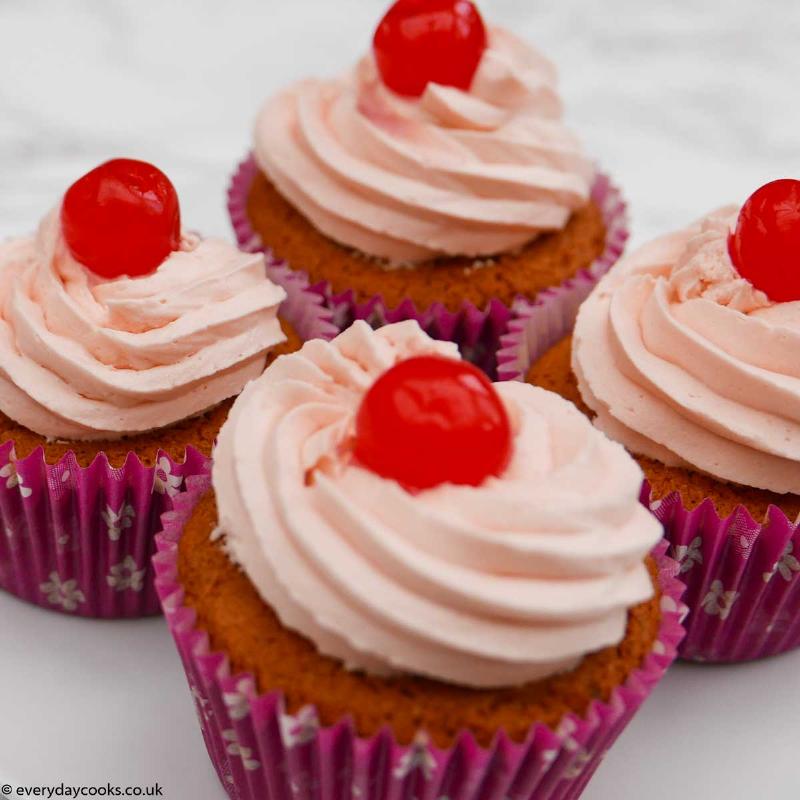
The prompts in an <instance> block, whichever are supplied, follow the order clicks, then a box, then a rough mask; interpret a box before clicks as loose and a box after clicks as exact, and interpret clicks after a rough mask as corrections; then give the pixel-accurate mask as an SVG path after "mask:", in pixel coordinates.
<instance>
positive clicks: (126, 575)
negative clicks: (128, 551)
mask: <svg viewBox="0 0 800 800" xmlns="http://www.w3.org/2000/svg"><path fill="white" fill-rule="evenodd" d="M144 573H145V570H143V569H139V565H138V564H137V563H136V559H135V558H134V557H133V556H126V557H125V559H124V560H123V561H121V562H120V563H119V564H114V566H113V567H111V574H109V575H107V576H106V582H107V583H108V585H109V586H110V587H111V588H112V589H115V590H116V591H118V592H124V591H127V590H128V589H130V590H131V591H134V592H141V591H142V587H143V586H144Z"/></svg>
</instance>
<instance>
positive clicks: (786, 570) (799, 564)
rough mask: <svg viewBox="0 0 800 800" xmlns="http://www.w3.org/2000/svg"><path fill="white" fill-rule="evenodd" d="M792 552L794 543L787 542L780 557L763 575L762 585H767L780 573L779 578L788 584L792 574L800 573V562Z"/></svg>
mask: <svg viewBox="0 0 800 800" xmlns="http://www.w3.org/2000/svg"><path fill="white" fill-rule="evenodd" d="M793 551H794V543H793V542H787V544H786V548H785V549H784V551H783V553H782V554H781V557H780V558H779V559H778V560H777V561H776V562H775V565H774V566H773V567H772V569H771V570H770V571H769V572H765V573H764V574H763V576H762V577H763V578H764V583H769V581H771V580H772V578H773V576H774V575H775V574H776V573H780V576H781V578H783V579H784V580H785V581H787V582H788V581H790V580H791V579H792V578H793V577H794V573H797V572H800V561H798V559H797V557H796V556H794V555H793Z"/></svg>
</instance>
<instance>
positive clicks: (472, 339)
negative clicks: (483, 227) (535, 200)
mask: <svg viewBox="0 0 800 800" xmlns="http://www.w3.org/2000/svg"><path fill="white" fill-rule="evenodd" d="M257 174H258V165H257V164H256V162H255V159H254V158H253V156H252V154H251V155H249V156H248V157H247V158H246V159H245V160H244V161H243V162H242V163H241V164H240V165H239V167H238V169H237V171H236V172H235V173H234V175H233V178H232V179H231V184H230V187H229V189H228V211H229V213H230V217H231V222H232V224H233V229H234V231H235V234H236V238H237V240H238V242H239V246H240V247H241V248H242V249H243V250H247V251H250V252H255V251H259V250H263V251H264V252H265V254H266V256H267V261H268V263H270V264H273V265H281V264H282V265H284V266H286V265H285V262H282V261H279V260H277V259H275V258H274V256H273V255H272V253H271V251H270V249H269V243H265V242H262V240H261V237H260V236H259V235H258V234H257V233H256V232H255V231H254V230H253V227H252V225H251V224H250V220H249V218H248V216H247V195H248V192H249V189H250V186H251V184H252V182H253V179H254V178H255V176H256V175H257ZM592 199H593V200H594V201H595V202H596V203H597V204H598V206H599V207H600V209H601V212H602V214H603V219H604V221H605V224H606V247H605V250H604V251H603V253H602V254H601V255H600V256H599V257H598V258H597V259H596V260H595V261H594V262H593V263H592V264H591V266H590V267H588V268H586V269H584V270H582V271H581V272H580V273H579V274H578V275H577V276H576V277H574V278H571V279H570V280H567V281H565V282H564V283H562V284H561V285H560V286H558V287H556V288H553V289H547V290H545V292H543V293H540V295H539V296H540V297H541V296H542V295H543V294H546V295H547V296H548V297H551V296H552V298H556V299H551V300H550V304H551V305H552V304H553V303H555V302H559V303H563V305H564V310H563V312H562V313H563V315H564V316H565V318H567V317H569V316H570V314H571V315H572V319H573V321H574V311H573V306H574V308H575V309H577V305H576V298H577V297H580V300H582V299H583V298H584V297H586V296H587V295H588V293H589V292H590V291H591V288H592V287H593V286H594V285H595V283H596V282H597V281H598V280H599V278H600V277H602V276H603V275H604V274H605V273H606V272H607V271H608V270H609V269H610V267H611V266H612V265H613V264H614V263H615V262H616V261H617V259H618V258H619V256H620V255H621V253H622V251H623V250H624V248H625V242H626V241H627V238H628V221H627V208H626V205H625V202H624V200H623V199H622V196H621V194H620V191H619V190H618V189H617V188H616V187H615V186H614V185H613V184H612V183H611V181H610V179H609V178H608V177H607V176H606V175H603V174H602V173H601V174H598V176H597V179H596V181H595V184H594V186H593V188H592ZM286 268H288V269H290V271H292V272H294V273H295V274H298V275H301V276H303V277H304V278H305V280H306V282H308V278H307V276H306V273H304V272H302V270H300V269H291V268H289V267H286ZM311 289H312V291H314V292H317V293H318V294H319V295H320V296H321V297H322V298H323V299H324V301H325V303H326V304H327V305H328V306H329V307H330V309H331V311H332V312H333V321H334V324H335V325H336V326H337V328H338V329H339V330H344V329H345V328H346V327H347V326H349V325H350V324H352V322H353V321H354V320H356V319H364V320H366V321H367V322H369V323H370V324H371V325H372V326H373V327H377V326H380V325H384V324H386V323H391V322H400V321H402V320H406V319H416V320H417V321H418V322H419V324H420V326H421V327H422V329H423V330H424V331H426V332H427V333H428V334H429V335H430V336H432V337H434V338H436V339H446V340H449V341H454V342H456V343H457V344H458V345H459V347H460V349H461V352H462V354H463V355H464V357H465V358H467V359H469V360H470V361H472V362H473V363H474V364H477V365H478V366H480V367H481V368H482V369H484V370H485V371H486V372H487V373H488V374H489V375H491V376H492V377H494V376H495V375H496V374H497V361H496V358H497V352H498V348H499V347H500V346H501V338H502V337H503V335H504V334H505V333H506V332H507V331H508V330H509V329H510V326H511V325H513V323H514V320H515V319H516V318H517V317H518V316H519V315H520V314H522V315H523V316H524V315H525V314H526V311H527V308H528V306H529V305H530V301H528V300H525V299H524V298H521V297H520V298H519V299H518V300H517V301H515V302H514V303H513V304H512V305H511V307H509V306H507V305H506V304H504V303H503V302H501V301H500V300H498V299H493V300H491V301H490V302H489V303H488V304H487V305H486V307H485V308H484V309H479V308H477V307H476V306H475V305H473V304H472V303H469V302H466V301H465V302H464V304H463V306H462V308H461V309H459V310H458V311H449V310H448V309H447V308H446V307H445V306H444V305H443V304H441V303H434V304H432V305H431V306H429V307H428V308H424V309H420V308H418V307H417V306H416V305H415V303H414V302H413V301H412V300H411V299H410V298H407V299H406V300H404V301H403V302H402V303H400V304H399V305H398V306H396V307H394V308H390V307H387V305H386V303H385V302H384V301H383V298H382V297H381V296H380V295H375V296H373V297H371V298H369V299H368V300H367V301H365V302H359V301H358V300H357V299H356V296H355V294H354V292H353V291H352V290H347V291H344V292H340V293H335V292H333V291H332V289H331V287H330V285H329V284H328V283H327V282H323V283H318V284H315V285H313V286H311ZM580 300H578V301H577V302H578V303H579V302H580Z"/></svg>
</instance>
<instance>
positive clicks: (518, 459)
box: [213, 322, 661, 687]
mask: <svg viewBox="0 0 800 800" xmlns="http://www.w3.org/2000/svg"><path fill="white" fill-rule="evenodd" d="M422 354H439V355H443V356H446V357H451V358H457V357H458V351H457V349H456V347H455V345H453V344H451V343H447V342H439V341H435V340H432V339H430V338H429V337H428V336H427V335H426V334H424V333H423V332H422V330H421V329H420V328H419V326H418V325H417V323H416V322H403V323H397V324H394V325H388V326H385V327H383V328H381V329H379V330H378V331H373V330H371V329H370V328H369V326H367V325H366V324H365V323H364V322H356V323H355V324H354V325H353V326H352V327H351V328H349V329H348V330H347V331H345V332H344V333H342V334H341V335H340V336H338V337H337V338H336V339H334V340H333V341H332V342H323V341H321V340H316V341H312V342H307V343H306V344H305V345H304V346H303V348H302V349H301V350H300V351H299V352H297V353H294V354H291V355H289V356H287V357H285V358H283V359H280V360H279V361H278V362H276V363H275V364H273V365H272V366H271V367H270V368H269V369H267V371H266V372H265V373H264V375H263V376H262V377H261V378H259V379H258V380H256V381H253V382H252V383H251V384H250V385H249V386H248V387H247V388H246V389H245V391H244V392H243V393H242V394H241V395H240V396H239V398H238V399H237V401H236V403H235V404H234V407H233V409H232V412H231V415H230V417H229V419H228V421H227V422H226V424H225V426H224V427H223V430H222V432H221V434H220V438H219V443H218V446H217V449H216V451H215V463H214V473H213V482H214V488H215V491H216V496H217V505H218V509H219V526H220V532H221V533H222V534H224V536H225V546H226V548H227V551H228V552H229V554H230V556H231V557H232V559H233V560H234V561H235V562H237V563H238V564H240V565H241V566H242V567H243V569H244V570H245V571H246V573H247V575H248V576H249V578H250V580H251V581H252V583H253V584H254V586H255V587H256V589H257V590H258V592H259V593H260V595H261V597H262V598H263V599H264V601H265V602H266V603H267V604H269V605H270V606H271V607H272V608H273V609H274V610H275V612H276V613H277V615H278V617H279V618H280V620H281V621H282V623H283V624H284V625H285V626H287V627H289V628H291V629H293V630H295V631H298V632H299V633H301V634H302V635H304V636H305V637H307V638H308V639H310V640H311V641H313V642H314V644H315V645H316V647H317V648H318V650H319V651H320V652H322V653H323V654H326V655H329V656H332V657H335V658H337V659H340V660H341V661H343V662H344V663H345V664H347V665H348V666H349V667H350V668H357V669H363V670H366V671H369V672H375V673H378V674H387V673H388V674H391V673H394V672H409V673H413V674H418V675H426V676H431V677H434V678H438V679H441V680H444V681H448V682H452V683H457V684H464V685H471V686H484V687H485V686H506V685H516V684H519V683H523V682H525V681H528V680H533V679H537V678H540V677H543V676H545V675H548V674H551V673H553V672H557V671H559V670H563V669H568V668H571V667H572V666H573V665H575V664H576V663H577V662H578V661H580V659H581V658H582V657H583V656H584V655H585V654H587V653H589V652H592V651H594V650H597V649H600V648H602V647H604V646H607V645H615V644H618V643H619V642H620V641H621V639H622V638H623V637H624V634H625V628H626V622H627V612H628V609H629V608H630V607H631V606H633V605H635V604H637V603H639V602H641V601H643V600H645V599H647V598H648V597H650V596H651V595H652V591H653V587H652V583H651V580H650V576H649V574H648V571H647V569H646V567H645V565H644V563H643V559H644V557H645V555H646V553H647V552H648V551H649V549H650V548H651V547H652V546H653V545H654V544H655V543H656V542H657V541H658V539H659V538H660V530H661V529H660V526H659V524H658V523H657V522H656V520H655V519H654V518H653V517H652V516H651V515H650V514H649V512H648V511H647V510H646V509H645V508H644V507H643V506H642V505H641V504H640V503H639V501H638V497H639V490H640V486H641V481H642V474H641V471H640V470H639V468H638V466H637V465H636V463H635V462H634V461H633V460H632V459H631V458H630V457H629V456H628V455H627V454H626V453H625V452H624V450H623V449H622V447H620V446H619V445H618V444H616V443H613V442H611V441H609V440H608V439H606V437H605V436H603V435H602V434H600V433H599V432H598V431H596V430H594V429H593V428H592V426H591V424H590V423H589V421H588V420H587V419H586V418H585V417H584V416H583V415H582V414H580V413H579V412H578V411H577V410H576V409H575V408H574V407H573V406H572V405H570V404H569V403H567V402H566V401H564V400H563V399H561V398H560V397H558V396H556V395H555V394H552V393H549V392H545V391H544V390H541V389H537V388H534V387H532V386H528V385H523V384H517V383H511V382H508V383H498V384H495V386H496V388H497V391H498V393H499V394H500V397H501V399H502V401H503V403H504V404H505V405H506V408H507V409H508V412H509V414H510V418H511V421H512V428H513V456H512V459H511V462H510V464H509V466H508V468H507V469H506V471H505V472H504V473H503V474H502V475H501V476H499V477H490V478H489V479H488V480H486V481H485V483H484V484H482V485H481V486H479V487H473V486H457V485H453V484H444V485H440V486H438V487H435V488H433V489H429V490H425V491H421V492H418V493H416V494H412V493H409V492H407V491H405V490H404V489H402V488H401V487H400V485H399V484H397V483H396V482H395V481H392V480H388V479H385V478H382V477H380V476H379V475H377V474H375V473H373V472H371V471H369V470H367V469H366V468H364V467H362V466H360V465H359V464H358V463H356V462H354V461H353V459H352V457H351V450H352V437H353V435H354V419H355V415H356V413H357V411H358V408H359V406H360V403H361V400H362V398H363V397H364V395H365V393H366V392H367V391H368V389H369V387H370V386H371V385H372V384H373V382H374V381H375V380H376V378H377V377H378V376H379V375H381V374H382V373H383V372H384V371H385V370H386V369H388V368H389V367H391V366H392V365H394V364H395V363H397V362H398V361H400V360H403V359H405V358H409V357H412V356H416V355H422Z"/></svg>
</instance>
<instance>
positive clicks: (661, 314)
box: [573, 206, 800, 492]
mask: <svg viewBox="0 0 800 800" xmlns="http://www.w3.org/2000/svg"><path fill="white" fill-rule="evenodd" d="M737 213H738V208H735V207H733V206H731V207H726V208H723V209H720V210H718V211H716V212H713V213H712V214H710V215H708V216H707V217H705V218H704V219H702V220H700V221H699V222H697V223H695V224H694V225H691V226H690V227H688V228H686V229H685V230H681V231H678V232H677V233H673V234H670V235H668V236H664V237H662V238H659V239H656V240H655V241H653V242H651V243H650V244H647V245H645V246H644V247H642V248H641V249H640V250H638V251H637V252H635V253H633V254H632V255H630V256H628V257H627V258H625V259H623V260H622V261H620V262H619V263H618V264H617V265H616V266H615V267H614V268H613V269H612V270H611V272H610V273H609V274H608V275H607V276H606V277H605V278H604V279H603V280H602V281H601V283H600V284H599V285H598V287H597V288H596V289H595V291H594V292H593V293H592V295H591V296H590V297H589V299H588V300H587V301H586V302H585V303H584V305H583V306H582V308H581V310H580V313H579V315H578V322H577V325H576V328H575V338H574V346H573V367H574V370H575V373H576V375H577V377H578V381H579V386H580V390H581V394H582V396H583V398H584V400H585V401H586V403H587V404H588V405H589V406H590V407H591V408H592V409H593V410H594V411H595V412H596V413H597V418H596V424H597V426H598V427H599V428H600V429H601V430H603V431H605V432H606V433H607V434H608V435H609V436H611V437H612V438H614V439H616V440H617V441H620V442H622V443H623V444H624V445H625V446H626V447H627V448H628V449H629V450H631V451H632V452H635V453H640V454H643V455H646V456H649V457H651V458H655V459H657V460H659V461H661V462H662V463H664V464H667V465H673V466H685V467H686V466H688V467H693V468H694V469H697V470H699V471H701V472H705V473H708V474H710V475H712V476H714V477H716V478H719V479H721V480H723V481H731V482H735V483H739V484H744V485H746V486H753V487H756V488H760V489H768V490H771V491H774V492H800V366H798V365H799V364H800V362H798V359H797V353H798V352H800V302H792V303H774V302H772V301H770V300H769V298H768V297H767V296H766V295H765V294H764V293H763V292H762V291H759V290H758V289H756V288H754V287H753V285H752V284H751V283H749V282H748V281H747V280H745V279H744V278H742V277H741V276H740V275H739V274H738V273H737V272H736V269H735V267H734V265H733V263H732V261H731V259H730V255H729V254H728V246H727V240H728V235H729V233H730V231H731V230H732V229H733V227H734V226H735V224H736V217H737Z"/></svg>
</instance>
